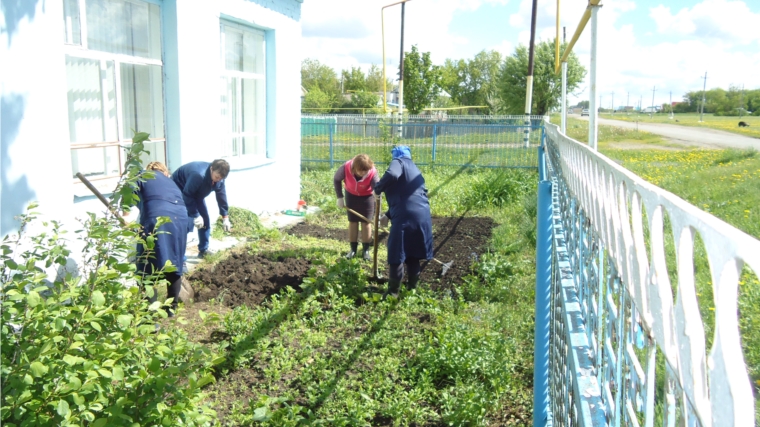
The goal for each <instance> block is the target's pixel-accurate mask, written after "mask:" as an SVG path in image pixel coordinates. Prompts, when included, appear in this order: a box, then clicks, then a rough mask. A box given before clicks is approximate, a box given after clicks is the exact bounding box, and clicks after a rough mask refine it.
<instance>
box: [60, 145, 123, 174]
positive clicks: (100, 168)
mask: <svg viewBox="0 0 760 427" xmlns="http://www.w3.org/2000/svg"><path fill="white" fill-rule="evenodd" d="M119 163H121V162H120V159H119V147H118V146H113V147H98V148H82V149H74V150H71V168H72V170H73V173H74V176H76V174H77V172H81V173H82V175H84V176H86V177H95V178H98V177H107V176H119Z"/></svg>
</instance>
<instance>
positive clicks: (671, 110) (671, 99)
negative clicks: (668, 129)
mask: <svg viewBox="0 0 760 427" xmlns="http://www.w3.org/2000/svg"><path fill="white" fill-rule="evenodd" d="M670 118H671V119H672V118H673V91H672V90H671V91H670Z"/></svg>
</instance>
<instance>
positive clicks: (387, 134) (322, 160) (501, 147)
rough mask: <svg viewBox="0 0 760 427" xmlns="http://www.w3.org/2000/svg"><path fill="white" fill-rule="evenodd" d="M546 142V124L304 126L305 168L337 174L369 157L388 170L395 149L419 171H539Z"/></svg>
mask: <svg viewBox="0 0 760 427" xmlns="http://www.w3.org/2000/svg"><path fill="white" fill-rule="evenodd" d="M526 128H527V129H528V130H529V131H530V140H529V144H528V146H527V147H526V146H525V144H524V143H523V132H524V130H525V129H526ZM399 129H400V130H401V133H400V134H401V137H399ZM542 136H543V126H542V124H541V122H537V123H536V124H535V125H532V126H527V127H526V126H515V125H505V124H452V123H438V122H433V123H414V122H411V121H409V122H405V123H403V124H398V123H392V122H384V121H383V120H380V121H377V122H370V121H357V120H350V121H338V120H337V119H336V118H334V117H319V118H317V117H305V118H302V120H301V164H302V165H304V166H318V165H327V166H329V167H330V168H332V167H335V166H337V165H338V164H340V163H342V162H345V161H346V160H348V159H350V158H352V157H353V156H355V155H357V154H359V153H365V154H368V155H369V156H370V157H371V158H372V160H373V161H374V162H375V163H377V164H379V165H384V164H387V163H388V162H389V161H390V159H391V149H392V148H393V146H394V145H397V144H403V145H408V146H409V147H410V148H411V149H412V156H413V158H414V159H415V163H416V164H418V165H435V166H479V167H513V168H535V167H537V164H538V163H537V147H538V146H539V145H540V144H541V139H542Z"/></svg>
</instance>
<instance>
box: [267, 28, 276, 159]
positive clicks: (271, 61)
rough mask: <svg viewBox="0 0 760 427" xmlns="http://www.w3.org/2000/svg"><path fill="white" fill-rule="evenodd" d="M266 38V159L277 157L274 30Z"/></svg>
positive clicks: (268, 32)
mask: <svg viewBox="0 0 760 427" xmlns="http://www.w3.org/2000/svg"><path fill="white" fill-rule="evenodd" d="M265 36H266V49H267V51H266V56H267V57H266V63H267V69H266V78H267V82H266V86H267V95H266V97H267V101H266V103H267V120H266V122H267V124H266V126H267V134H266V141H267V142H266V144H267V158H269V159H275V158H276V156H277V35H276V33H275V31H274V30H269V31H267V32H266V33H265Z"/></svg>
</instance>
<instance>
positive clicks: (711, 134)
mask: <svg viewBox="0 0 760 427" xmlns="http://www.w3.org/2000/svg"><path fill="white" fill-rule="evenodd" d="M574 117H575V116H574ZM581 119H582V120H588V117H581ZM599 124H602V125H608V126H617V127H621V128H627V129H636V126H637V124H636V123H635V122H625V121H622V120H610V119H601V118H600V119H599ZM638 129H639V130H642V131H644V132H649V133H654V134H657V135H660V136H663V137H665V139H667V140H669V141H672V142H675V143H679V144H684V145H693V146H698V147H704V148H742V149H744V148H760V138H752V137H749V136H744V135H739V134H735V133H731V132H724V131H721V130H715V129H701V128H696V127H690V126H679V125H670V124H665V123H641V122H639V123H638Z"/></svg>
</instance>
